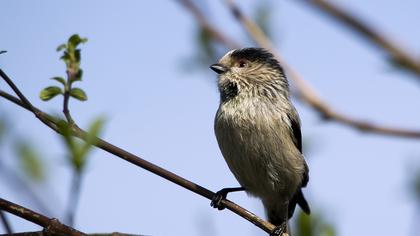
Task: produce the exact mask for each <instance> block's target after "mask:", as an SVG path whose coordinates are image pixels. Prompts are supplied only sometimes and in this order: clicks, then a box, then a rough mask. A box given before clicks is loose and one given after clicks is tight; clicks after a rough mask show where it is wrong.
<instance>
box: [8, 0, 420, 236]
mask: <svg viewBox="0 0 420 236" xmlns="http://www.w3.org/2000/svg"><path fill="white" fill-rule="evenodd" d="M197 2H200V5H201V6H202V7H205V8H206V12H207V13H208V14H209V15H210V16H211V17H213V18H214V19H215V23H216V24H217V25H218V26H220V27H223V30H224V31H225V32H227V33H228V34H229V35H231V36H236V39H238V40H240V41H242V42H245V43H244V45H248V46H251V45H252V44H251V43H249V42H250V40H248V39H247V38H246V35H245V33H244V32H243V31H242V30H241V28H240V27H239V26H238V25H237V23H236V22H235V21H234V20H233V19H232V17H231V16H230V14H229V12H228V11H227V10H226V8H225V7H224V5H223V4H222V3H221V2H219V1H207V3H205V2H204V1H197ZM255 2H256V1H241V4H243V9H244V10H245V12H246V13H248V14H250V13H252V8H253V6H255ZM272 2H273V9H274V11H273V13H274V15H273V18H272V20H273V31H274V38H275V42H276V45H277V47H278V49H279V50H280V52H281V53H282V54H283V55H284V57H285V58H286V59H287V61H288V62H289V63H290V64H291V65H292V66H294V68H296V69H297V70H298V71H299V72H300V73H301V75H302V76H303V77H304V78H305V79H306V80H307V81H308V82H309V83H310V84H311V85H312V86H313V87H314V88H316V89H317V90H318V91H319V93H320V94H321V96H322V97H323V98H324V99H326V100H327V101H328V102H329V103H330V104H331V105H332V106H334V107H335V108H336V109H338V110H340V111H342V112H345V113H346V114H349V115H351V116H354V117H361V118H366V119H367V120H370V121H374V122H375V121H377V122H380V123H383V124H388V125H397V126H402V127H407V128H417V129H420V124H419V120H420V109H418V107H419V105H420V104H419V101H420V95H419V94H420V93H419V92H420V87H419V84H418V83H417V82H416V81H415V80H414V79H413V78H411V77H410V76H409V75H406V74H404V73H400V72H398V71H395V70H393V69H392V68H390V66H389V65H388V64H386V63H385V60H384V59H383V55H381V53H380V52H379V51H378V50H376V49H375V48H372V47H370V45H367V44H365V43H364V42H362V41H360V38H359V37H357V36H356V37H355V36H354V35H353V34H352V33H351V32H349V31H348V30H346V29H344V28H341V27H338V26H337V25H336V24H332V23H331V22H330V21H329V19H328V18H326V17H324V16H320V15H318V14H317V12H315V11H312V9H309V8H307V7H305V6H304V5H301V4H298V3H295V2H293V1H282V3H277V2H275V1H272ZM336 2H340V3H344V2H345V5H346V6H348V8H349V9H351V10H353V11H356V12H358V13H359V14H360V15H362V16H364V17H365V18H366V19H368V20H369V21H370V22H371V23H372V24H374V25H377V26H378V27H379V28H380V29H382V30H383V31H384V32H385V33H387V34H388V35H390V36H391V37H392V38H394V39H395V40H398V42H400V43H401V45H403V46H404V47H405V48H407V49H409V50H410V51H411V52H412V53H413V54H415V55H419V54H420V31H418V30H417V29H416V28H415V27H416V26H415V22H420V15H419V14H418V9H419V7H420V4H419V2H418V1H415V0H406V1H404V3H402V2H401V1H379V0H375V1H369V2H366V1H362V0H357V1H351V3H350V2H349V1H336ZM0 9H2V14H1V15H0V35H1V37H0V50H7V51H8V53H7V54H4V55H1V56H0V67H1V68H2V69H3V70H4V71H6V73H8V74H9V75H10V76H11V77H12V78H13V79H14V81H15V82H16V84H17V85H18V86H19V87H20V88H21V90H22V91H23V92H24V93H25V94H26V95H27V96H28V98H29V99H31V100H32V101H33V102H34V104H36V105H37V106H39V107H41V108H42V109H44V110H46V111H49V112H52V113H59V112H60V110H61V109H60V106H61V101H59V100H58V99H56V100H53V101H52V102H48V103H44V102H41V101H40V100H39V99H38V93H39V91H40V90H41V89H42V88H43V87H45V86H47V85H50V84H51V81H49V80H48V78H50V77H53V76H57V75H62V76H64V69H65V68H64V65H63V64H62V62H61V61H59V60H58V57H59V54H58V53H57V52H56V51H55V48H56V46H58V45H59V44H60V43H62V42H64V41H65V40H66V39H67V38H68V37H69V36H70V35H71V34H73V33H79V34H80V35H81V36H84V37H87V38H89V42H88V43H87V44H85V45H83V46H82V57H83V59H82V68H83V69H84V72H85V73H84V81H83V82H82V83H81V84H80V87H82V88H84V89H85V91H87V93H88V96H89V100H88V101H87V102H85V103H80V102H77V101H72V102H71V110H72V112H73V114H74V118H75V119H76V120H77V121H78V122H79V123H80V125H81V126H82V127H86V126H87V125H88V124H89V122H90V121H91V120H93V119H94V118H95V117H97V116H105V117H106V118H107V123H106V129H105V133H104V136H103V137H104V138H105V139H106V140H109V141H110V142H111V143H114V144H116V145H119V146H121V147H122V148H124V149H126V150H129V151H131V152H133V153H136V154H139V155H140V156H141V157H143V158H145V159H147V160H149V161H151V162H153V163H155V164H158V165H160V166H162V167H164V168H167V169H169V170H171V171H173V172H175V173H177V174H180V175H182V176H183V177H185V178H187V179H190V180H192V181H194V182H196V183H199V184H201V185H203V186H205V187H208V188H210V189H211V190H214V191H216V190H218V189H220V188H222V187H227V186H237V182H236V180H235V179H234V177H233V175H232V174H231V173H230V172H229V170H228V168H227V166H226V164H225V162H224V161H223V158H222V156H221V154H220V152H219V149H218V147H217V143H216V140H215V137H214V134H213V117H214V114H215V112H216V109H217V106H218V94H217V89H216V84H215V79H216V76H215V75H214V73H213V72H212V71H210V70H209V69H208V67H207V66H204V67H203V68H200V69H198V70H197V68H195V69H194V70H192V71H188V70H185V66H186V65H185V61H186V58H189V57H191V55H193V54H194V51H195V50H196V46H195V41H194V38H193V33H194V30H195V23H194V21H193V20H194V19H193V18H192V16H191V15H190V14H189V13H188V12H186V11H185V10H184V9H183V8H182V7H180V6H179V5H178V4H177V3H176V1H71V2H64V1H52V0H50V1H1V2H0ZM246 42H248V44H246ZM187 67H188V64H187ZM182 68H184V69H182ZM0 87H1V89H5V88H6V85H5V84H4V83H3V82H0ZM296 104H297V108H298V110H299V112H300V114H301V119H302V123H303V128H302V132H303V134H304V137H305V140H307V141H309V142H307V143H304V145H305V144H307V145H308V146H310V151H309V152H308V154H307V159H308V160H309V161H308V162H309V167H310V183H309V186H308V188H307V189H306V190H305V193H306V195H307V196H308V200H309V202H310V204H311V205H312V208H313V210H314V211H317V210H319V209H322V211H323V213H324V215H325V216H326V217H327V219H328V220H329V221H330V222H332V223H333V224H335V225H336V227H337V229H338V233H339V235H342V236H350V235H354V234H355V233H356V234H358V235H414V223H415V219H414V216H415V208H414V206H415V205H414V202H413V200H412V199H411V198H410V195H409V190H408V180H409V177H410V175H409V173H410V172H411V171H412V170H413V169H414V168H415V167H416V166H417V167H418V166H419V158H420V157H419V155H420V146H419V145H418V142H419V141H418V140H409V139H400V138H390V137H382V136H377V135H372V134H361V133H359V132H357V131H355V130H352V129H349V128H346V127H343V126H341V125H339V124H336V123H325V122H323V121H322V120H321V119H320V118H319V117H318V116H317V114H316V113H314V112H313V111H312V110H311V109H310V108H308V107H307V106H305V105H304V104H301V103H299V102H297V103H296ZM0 112H1V113H0V116H4V115H5V116H7V117H8V118H9V119H10V120H11V124H12V125H13V127H12V128H13V130H14V133H15V136H17V134H20V136H24V138H25V139H27V140H30V141H31V142H33V144H34V145H35V146H36V147H37V148H38V150H39V151H40V152H41V153H42V155H43V158H44V159H45V160H46V161H47V162H48V169H47V170H48V177H49V181H48V182H47V183H45V184H42V185H40V186H39V189H38V190H37V192H38V194H39V195H40V196H41V197H42V198H43V199H44V202H45V204H47V205H48V207H49V210H50V212H52V214H53V215H51V216H52V217H57V218H62V214H63V211H64V208H65V205H66V204H65V203H66V201H67V196H68V191H69V184H70V177H71V173H70V171H69V168H68V166H67V164H66V162H65V157H64V154H65V149H64V146H63V145H62V143H61V142H60V140H59V139H58V138H57V136H56V134H55V133H53V132H52V131H50V130H49V129H48V128H46V127H44V126H43V125H42V124H41V123H40V122H38V121H37V120H36V119H35V118H34V117H33V115H31V114H29V113H28V112H25V111H23V110H22V109H20V108H17V107H16V106H13V105H11V104H10V103H8V102H6V101H4V100H3V99H0ZM13 143H14V140H13V138H11V139H9V140H8V141H7V142H6V143H5V145H3V146H6V147H8V146H12V145H13ZM6 149H7V148H6ZM0 153H1V155H2V156H1V158H3V159H4V161H5V162H6V163H7V164H8V165H10V166H13V165H14V164H15V163H16V162H15V161H13V160H12V159H13V158H14V155H12V153H11V152H10V151H8V150H3V151H2V152H0ZM0 196H1V197H2V198H6V199H9V200H12V201H15V202H17V203H20V204H22V205H26V206H28V205H30V204H31V201H30V200H29V199H28V198H26V197H25V196H23V195H22V193H21V192H17V191H15V189H13V187H12V186H10V185H9V184H8V182H7V180H6V179H0ZM230 198H231V199H232V200H233V201H235V202H237V203H238V204H240V205H242V206H244V207H246V208H247V209H249V210H251V211H253V212H255V213H257V214H259V215H261V216H262V215H263V210H262V207H261V204H260V202H259V200H257V199H253V198H249V197H248V196H246V194H241V193H236V194H232V195H230ZM35 210H36V209H35ZM417 220H418V219H417ZM12 222H13V227H14V228H15V229H17V230H19V231H25V230H36V229H38V227H37V226H34V225H33V224H31V223H28V222H25V221H23V220H20V219H17V218H14V217H12ZM76 228H78V229H80V230H82V231H85V232H113V231H121V232H127V233H139V234H146V235H264V233H263V232H262V231H261V230H260V229H258V228H256V227H255V226H253V225H252V224H250V223H248V222H247V221H245V220H243V219H242V218H239V217H237V216H236V215H234V214H233V213H231V212H229V211H222V212H219V211H216V210H214V209H212V208H210V206H209V201H208V200H206V199H204V198H202V197H199V196H197V195H195V194H193V193H191V192H189V191H187V190H185V189H182V188H180V187H178V186H176V185H174V184H172V183H169V182H167V181H165V180H163V179H161V178H160V177H157V176H155V175H153V174H150V173H149V172H147V171H144V170H142V169H139V168H136V167H134V166H132V165H130V164H128V163H126V162H124V161H122V160H120V159H118V158H116V157H114V156H111V155H109V154H107V153H105V152H103V151H100V150H96V151H95V152H94V153H93V155H92V156H91V159H90V164H89V167H88V170H87V173H86V176H85V181H84V183H83V192H82V195H81V199H80V205H79V208H78V211H77V218H76ZM2 230H3V229H2V227H0V233H2V232H3V231H2ZM395 230H396V232H395Z"/></svg>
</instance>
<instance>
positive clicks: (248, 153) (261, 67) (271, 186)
mask: <svg viewBox="0 0 420 236" xmlns="http://www.w3.org/2000/svg"><path fill="white" fill-rule="evenodd" d="M210 68H211V69H212V70H214V71H215V72H216V73H217V74H218V87H219V92H220V106H219V109H218V111H217V114H216V118H215V123H214V129H215V133H216V138H217V141H218V144H219V147H220V150H221V151H222V154H223V157H224V158H225V160H226V162H227V164H228V166H229V168H230V170H231V171H232V173H233V174H234V176H235V177H236V179H237V180H238V182H239V183H240V185H241V187H239V188H226V189H222V190H220V191H219V192H218V193H217V194H216V196H215V198H214V199H213V201H212V206H214V207H217V208H219V209H223V206H221V205H220V201H221V199H223V198H225V197H226V195H227V193H229V192H233V191H240V190H245V191H246V192H247V193H249V194H250V195H253V196H256V197H258V198H260V199H261V200H262V202H263V205H264V208H265V211H266V213H267V216H268V220H269V221H270V222H271V223H272V224H274V225H276V226H277V227H276V229H275V230H274V231H273V233H272V234H273V235H281V234H282V233H284V232H287V220H288V219H289V218H290V217H292V215H293V212H294V210H295V207H296V204H298V205H299V206H300V207H301V208H302V210H303V211H304V212H305V213H307V214H309V213H310V209H309V205H308V203H307V201H306V200H305V198H304V196H303V194H302V190H301V188H302V187H305V186H306V185H307V183H308V180H309V177H308V171H309V170H308V166H307V164H306V162H305V159H304V157H303V154H302V136H301V131H300V121H299V116H298V113H297V111H296V109H295V107H294V106H293V104H292V103H291V101H290V99H289V85H288V81H287V79H286V76H285V73H284V71H283V68H282V67H281V66H280V64H279V62H278V61H277V60H276V59H275V58H274V56H273V55H272V54H271V53H270V52H268V51H267V50H265V49H262V48H243V49H237V50H232V51H230V52H228V53H227V54H226V55H224V56H223V57H222V58H221V59H220V61H219V62H218V63H216V64H213V65H212V66H210Z"/></svg>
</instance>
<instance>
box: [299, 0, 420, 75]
mask: <svg viewBox="0 0 420 236" xmlns="http://www.w3.org/2000/svg"><path fill="white" fill-rule="evenodd" d="M300 2H303V3H305V4H307V5H309V6H311V7H314V8H316V9H318V10H319V11H320V12H322V13H324V14H326V15H328V16H330V17H332V19H334V20H336V21H337V22H339V23H341V24H343V25H344V26H347V27H348V28H349V29H351V30H353V31H354V32H355V33H357V34H359V35H360V36H362V37H364V38H365V39H366V40H367V41H369V42H370V43H372V44H373V45H375V46H377V47H379V48H380V49H382V51H384V52H385V53H386V54H388V55H389V57H390V58H391V59H392V61H395V62H397V63H398V64H399V65H402V66H403V67H404V68H405V69H408V70H409V71H411V72H413V73H414V74H416V75H417V76H419V77H418V78H419V79H420V61H418V60H417V59H416V58H414V57H413V56H411V55H410V54H409V53H408V52H407V51H405V50H404V49H403V48H401V47H400V46H398V45H397V44H396V43H395V42H393V41H392V40H391V39H390V38H388V37H386V36H385V35H384V34H382V33H381V32H379V31H377V30H375V29H374V28H373V27H372V26H370V25H369V24H367V23H366V22H364V21H363V20H360V17H356V16H355V15H352V14H351V13H350V12H347V11H345V10H344V9H343V8H340V7H339V6H337V5H334V4H333V3H331V2H329V1H325V0H300Z"/></svg>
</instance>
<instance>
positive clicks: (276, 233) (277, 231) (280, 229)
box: [270, 222, 287, 236]
mask: <svg viewBox="0 0 420 236" xmlns="http://www.w3.org/2000/svg"><path fill="white" fill-rule="evenodd" d="M286 229H287V224H286V222H284V223H283V224H281V225H279V226H276V227H275V228H274V229H273V231H271V233H270V236H282V235H283V234H285V233H287V230H286Z"/></svg>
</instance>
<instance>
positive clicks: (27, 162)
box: [16, 143, 45, 182]
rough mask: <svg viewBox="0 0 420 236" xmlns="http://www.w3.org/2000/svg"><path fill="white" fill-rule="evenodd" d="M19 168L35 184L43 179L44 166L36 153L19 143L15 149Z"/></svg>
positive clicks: (26, 145) (24, 144)
mask: <svg viewBox="0 0 420 236" xmlns="http://www.w3.org/2000/svg"><path fill="white" fill-rule="evenodd" d="M16 149H17V152H18V155H19V162H20V166H21V168H22V169H23V170H24V171H25V173H26V174H27V175H28V176H29V177H30V178H31V179H32V180H35V181H36V182H41V181H43V180H44V179H45V171H44V164H43V163H42V160H41V158H40V157H39V155H38V153H37V152H36V151H35V150H34V149H33V148H32V147H31V146H29V145H28V144H26V143H19V144H18V145H17V147H16Z"/></svg>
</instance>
